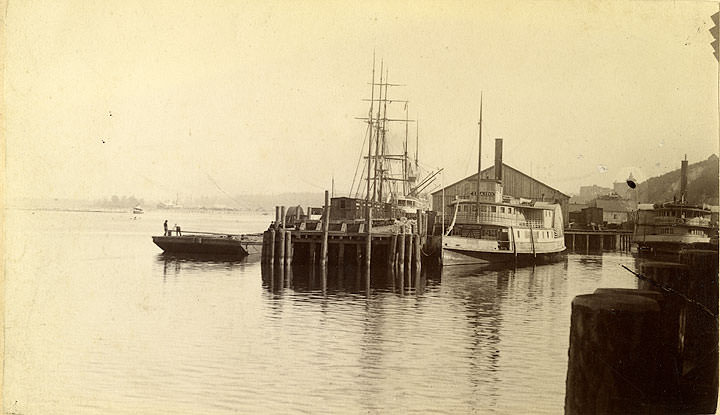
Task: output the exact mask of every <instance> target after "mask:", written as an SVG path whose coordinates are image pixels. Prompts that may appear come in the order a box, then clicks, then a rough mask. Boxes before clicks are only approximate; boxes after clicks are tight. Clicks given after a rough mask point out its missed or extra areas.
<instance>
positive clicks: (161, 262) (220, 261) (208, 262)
mask: <svg viewBox="0 0 720 415" xmlns="http://www.w3.org/2000/svg"><path fill="white" fill-rule="evenodd" d="M257 262H259V257H258V256H257V255H256V256H252V255H251V256H246V257H242V258H238V257H237V256H222V255H219V256H218V255H198V254H169V253H165V252H163V253H161V254H158V255H157V256H156V257H155V265H156V266H159V267H162V276H163V281H165V280H166V279H167V277H168V276H173V277H177V276H179V275H181V274H190V275H192V274H200V273H205V272H213V271H219V270H226V271H231V270H241V269H243V268H245V267H246V266H248V265H250V264H254V263H257Z"/></svg>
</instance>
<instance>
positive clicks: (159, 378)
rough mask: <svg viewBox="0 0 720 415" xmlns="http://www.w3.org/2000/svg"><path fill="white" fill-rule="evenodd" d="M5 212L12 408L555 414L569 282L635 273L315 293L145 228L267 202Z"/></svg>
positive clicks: (468, 276) (192, 222)
mask: <svg viewBox="0 0 720 415" xmlns="http://www.w3.org/2000/svg"><path fill="white" fill-rule="evenodd" d="M6 214H7V248H8V249H7V273H6V299H7V301H6V314H5V319H6V320H5V321H6V331H5V336H6V337H5V340H6V345H5V347H6V360H5V386H4V388H5V390H4V393H5V402H6V403H7V407H6V408H5V410H6V411H7V412H15V413H23V414H50V413H58V414H59V413H128V414H136V413H153V414H154V413H204V414H215V413H328V414H330V413H332V414H335V413H427V412H429V411H432V412H436V413H448V414H456V413H482V414H486V413H498V414H516V413H536V414H540V413H548V414H557V413H562V410H563V404H564V395H565V375H566V369H567V348H568V338H569V337H568V336H569V324H570V302H571V301H572V298H573V297H574V296H575V295H579V294H585V293H591V292H592V291H594V289H595V288H597V287H625V288H635V287H637V282H636V280H635V279H634V278H635V277H633V276H632V275H630V274H629V273H628V272H627V271H625V270H623V269H622V268H620V265H621V264H625V265H628V266H630V267H631V268H634V267H635V259H633V258H632V257H631V256H629V255H627V254H619V253H605V254H604V255H602V256H600V255H579V254H568V255H567V258H566V259H565V260H564V261H562V262H560V263H556V264H552V265H543V266H537V267H534V268H533V267H527V268H519V269H516V270H500V271H497V270H496V271H490V270H482V269H477V268H467V267H462V268H450V269H445V270H442V271H437V272H435V273H428V275H425V276H423V277H422V278H421V280H420V281H419V282H418V284H417V289H415V285H413V288H412V289H406V290H404V291H402V292H401V291H400V290H399V288H398V287H397V286H395V287H393V283H392V280H387V279H384V278H381V277H379V276H378V277H377V278H375V277H374V278H375V280H376V281H374V283H373V287H372V289H371V292H370V294H369V296H368V295H366V292H365V291H364V290H365V284H364V282H362V281H361V280H360V279H359V278H360V277H359V276H357V275H352V273H351V275H345V277H344V278H342V279H341V281H340V282H333V283H331V284H330V286H329V288H328V290H327V291H326V292H325V293H323V292H322V291H321V290H320V287H319V284H318V278H319V276H318V275H315V276H312V275H310V274H311V273H310V272H307V271H305V270H300V269H299V270H296V271H295V272H294V274H293V280H292V283H293V284H292V287H291V288H287V287H285V288H283V287H282V285H281V284H280V283H279V281H276V280H275V279H272V278H270V277H269V276H267V275H266V276H265V278H263V276H262V273H261V266H260V263H259V258H255V257H250V258H247V259H245V260H242V261H225V262H223V261H216V262H199V261H193V260H188V259H174V258H166V257H163V256H162V255H160V253H161V251H160V250H159V248H157V247H156V246H155V245H154V244H153V243H152V240H151V238H150V236H151V235H153V234H159V233H161V232H162V222H163V220H164V219H168V221H169V223H170V224H171V225H172V224H173V223H175V222H177V223H179V224H181V225H182V227H183V229H187V230H204V231H214V230H215V231H223V232H258V231H261V230H262V229H263V228H265V227H266V226H267V223H268V221H269V220H270V219H271V217H270V216H260V215H258V216H243V215H227V214H225V215H218V214H207V213H205V214H200V213H187V212H148V213H146V214H145V215H139V216H137V219H133V215H132V214H131V213H80V212H50V211H28V210H8V211H6ZM337 280H338V279H337V278H335V277H334V276H333V275H331V281H337ZM413 284H414V283H413Z"/></svg>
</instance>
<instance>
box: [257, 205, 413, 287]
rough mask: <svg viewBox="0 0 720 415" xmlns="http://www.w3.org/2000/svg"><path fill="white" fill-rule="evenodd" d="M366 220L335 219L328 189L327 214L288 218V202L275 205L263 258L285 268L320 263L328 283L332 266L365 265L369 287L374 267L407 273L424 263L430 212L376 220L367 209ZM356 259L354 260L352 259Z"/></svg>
mask: <svg viewBox="0 0 720 415" xmlns="http://www.w3.org/2000/svg"><path fill="white" fill-rule="evenodd" d="M366 214H367V217H366V220H364V221H357V220H333V221H331V220H330V219H331V206H330V203H329V197H328V192H327V191H326V192H325V206H324V208H323V215H322V218H321V219H320V220H319V221H318V220H310V219H308V218H304V219H299V220H295V221H293V222H292V223H288V220H287V219H286V217H285V207H284V206H277V207H276V208H275V220H274V221H273V222H272V224H271V225H270V227H269V228H268V230H266V231H265V232H264V233H263V248H262V262H263V264H264V265H265V266H269V267H271V268H279V269H281V270H283V271H285V270H287V269H288V268H290V267H291V266H292V264H293V262H295V263H299V264H303V265H308V266H310V267H312V268H315V267H317V266H319V267H320V269H321V271H322V275H323V287H326V278H327V268H328V266H338V267H339V268H340V269H344V268H345V267H346V266H353V264H352V263H353V262H354V263H355V264H354V266H355V267H357V268H364V269H365V274H366V281H367V284H368V287H369V283H370V269H371V268H376V269H377V268H378V267H385V268H386V269H387V270H388V271H389V272H391V273H393V275H395V276H396V277H398V278H402V279H404V277H405V276H406V275H411V274H412V273H415V274H419V273H420V272H421V269H422V257H423V255H422V251H423V249H422V248H423V245H424V242H425V241H426V239H427V238H426V237H427V216H426V215H425V214H423V213H421V214H419V215H418V216H417V217H416V218H413V219H411V220H406V219H403V220H389V219H377V220H375V221H374V220H373V218H372V212H371V211H370V212H366ZM353 260H354V261H353Z"/></svg>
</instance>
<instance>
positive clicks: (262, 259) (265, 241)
mask: <svg viewBox="0 0 720 415" xmlns="http://www.w3.org/2000/svg"><path fill="white" fill-rule="evenodd" d="M267 244H268V232H267V231H265V232H263V241H262V250H261V251H260V263H261V264H265V263H267V255H268V246H267Z"/></svg>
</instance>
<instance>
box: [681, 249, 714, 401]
mask: <svg viewBox="0 0 720 415" xmlns="http://www.w3.org/2000/svg"><path fill="white" fill-rule="evenodd" d="M717 256H718V253H717V251H707V250H699V249H688V250H684V251H681V252H680V261H681V262H682V263H683V264H684V265H686V266H687V267H688V272H687V278H686V279H685V280H684V282H685V284H684V286H683V287H682V290H683V294H685V295H686V296H687V297H689V298H690V300H691V301H692V302H691V301H686V302H685V304H684V307H683V309H682V312H681V316H680V319H681V323H680V324H681V326H682V331H681V338H682V339H683V340H684V341H683V343H682V345H681V346H682V349H681V355H682V358H683V366H682V373H683V375H682V377H681V378H680V390H681V394H682V401H683V403H684V406H683V408H682V410H683V411H686V412H687V413H714V412H715V408H716V406H717V397H718V396H717V393H718V352H717V347H718V322H717V315H718V257H717Z"/></svg>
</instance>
